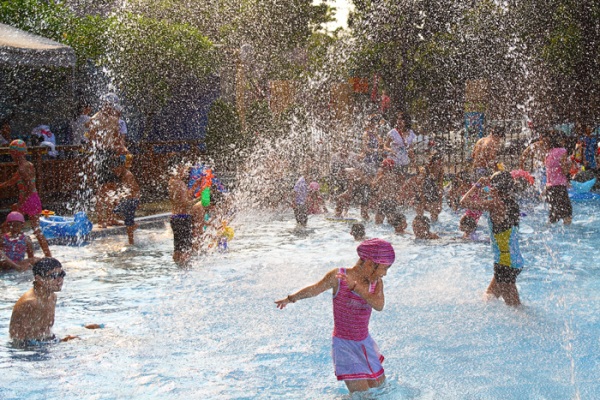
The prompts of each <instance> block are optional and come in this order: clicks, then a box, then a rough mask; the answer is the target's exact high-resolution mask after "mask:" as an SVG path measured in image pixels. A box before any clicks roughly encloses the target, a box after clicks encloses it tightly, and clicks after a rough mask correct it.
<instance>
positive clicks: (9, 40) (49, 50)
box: [0, 24, 75, 67]
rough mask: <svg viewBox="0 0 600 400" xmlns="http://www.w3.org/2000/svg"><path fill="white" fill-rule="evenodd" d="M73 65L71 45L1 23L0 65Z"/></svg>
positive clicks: (73, 58)
mask: <svg viewBox="0 0 600 400" xmlns="http://www.w3.org/2000/svg"><path fill="white" fill-rule="evenodd" d="M2 65H8V66H29V67H73V66H75V52H74V51H73V49H72V48H70V47H69V46H65V45H64V44H61V43H58V42H55V41H53V40H50V39H47V38H45V37H42V36H38V35H34V34H32V33H29V32H25V31H22V30H20V29H17V28H14V27H12V26H9V25H5V24H0V66H2Z"/></svg>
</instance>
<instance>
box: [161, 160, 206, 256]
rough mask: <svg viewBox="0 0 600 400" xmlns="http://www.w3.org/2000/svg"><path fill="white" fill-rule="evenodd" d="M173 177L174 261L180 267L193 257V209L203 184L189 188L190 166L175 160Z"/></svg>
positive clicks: (172, 222)
mask: <svg viewBox="0 0 600 400" xmlns="http://www.w3.org/2000/svg"><path fill="white" fill-rule="evenodd" d="M171 166H172V175H171V179H169V198H170V200H171V213H172V215H171V219H170V224H171V229H172V230H173V244H174V250H173V261H175V263H176V264H178V265H185V264H186V263H187V262H188V261H189V259H190V257H191V255H192V245H193V236H194V234H193V220H192V215H191V213H192V207H193V205H194V193H195V192H196V190H197V189H198V188H199V186H200V184H201V181H202V180H201V179H198V181H197V182H196V184H194V186H192V187H191V188H188V179H189V176H190V166H189V165H187V164H185V163H183V162H180V163H177V161H175V160H173V161H172V163H171Z"/></svg>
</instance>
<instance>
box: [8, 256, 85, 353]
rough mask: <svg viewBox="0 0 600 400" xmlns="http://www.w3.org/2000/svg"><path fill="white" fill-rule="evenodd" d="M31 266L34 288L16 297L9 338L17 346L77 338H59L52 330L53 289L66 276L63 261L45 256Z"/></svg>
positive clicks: (54, 292)
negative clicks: (17, 298)
mask: <svg viewBox="0 0 600 400" xmlns="http://www.w3.org/2000/svg"><path fill="white" fill-rule="evenodd" d="M32 269H33V279H34V280H33V287H32V288H31V289H29V290H28V291H27V292H25V294H23V295H22V296H21V298H19V300H18V301H17V302H16V304H15V306H14V307H13V310H12V315H11V317H10V325H9V328H8V332H9V335H10V337H11V339H12V340H13V341H14V343H15V344H17V345H35V344H40V343H56V342H59V341H61V342H66V341H68V340H71V339H77V338H78V337H77V336H71V335H69V336H66V337H65V338H63V339H61V340H59V339H57V338H56V337H55V336H54V334H53V333H52V326H53V325H54V312H55V309H56V292H60V290H61V289H62V285H63V280H64V277H65V275H66V273H65V271H64V270H63V269H62V264H61V263H60V262H59V261H58V260H57V259H55V258H51V257H46V258H42V259H40V260H38V261H36V262H35V263H34V264H33V268H32ZM88 326H93V325H88Z"/></svg>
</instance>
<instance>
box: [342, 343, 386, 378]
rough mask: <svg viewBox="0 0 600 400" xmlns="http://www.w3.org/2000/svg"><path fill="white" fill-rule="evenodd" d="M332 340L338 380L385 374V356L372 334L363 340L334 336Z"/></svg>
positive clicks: (378, 376) (374, 376) (376, 376)
mask: <svg viewBox="0 0 600 400" xmlns="http://www.w3.org/2000/svg"><path fill="white" fill-rule="evenodd" d="M332 341H333V349H332V356H333V365H334V367H335V375H336V376H337V379H338V381H352V380H358V379H378V378H380V377H381V376H382V375H383V372H384V371H383V366H382V365H381V363H382V362H383V356H382V355H381V353H380V352H379V347H377V343H375V341H374V340H373V339H372V338H371V335H369V336H367V338H366V339H365V340H361V341H355V340H347V339H340V338H338V337H335V336H334V337H333V338H332Z"/></svg>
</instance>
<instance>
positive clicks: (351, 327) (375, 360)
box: [332, 268, 384, 380]
mask: <svg viewBox="0 0 600 400" xmlns="http://www.w3.org/2000/svg"><path fill="white" fill-rule="evenodd" d="M340 273H342V274H345V273H346V269H345V268H340ZM376 286H377V282H375V283H372V284H371V285H370V286H369V292H370V293H373V292H375V288H376ZM338 287H339V288H338V291H337V293H335V294H334V295H333V326H334V327H333V338H332V357H333V364H334V367H335V375H336V376H337V379H338V380H356V379H378V378H379V377H381V376H382V375H383V373H384V371H383V366H382V365H381V363H382V362H383V359H384V357H383V355H381V353H380V352H379V348H378V347H377V344H376V343H375V341H374V340H373V339H372V338H371V335H369V319H370V317H371V311H372V307H371V306H370V305H369V304H368V303H367V301H366V300H365V299H363V298H362V297H360V296H359V295H358V294H356V293H355V292H353V291H351V290H350V289H349V288H348V285H347V284H346V282H345V281H344V280H341V279H339V280H338Z"/></svg>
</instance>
